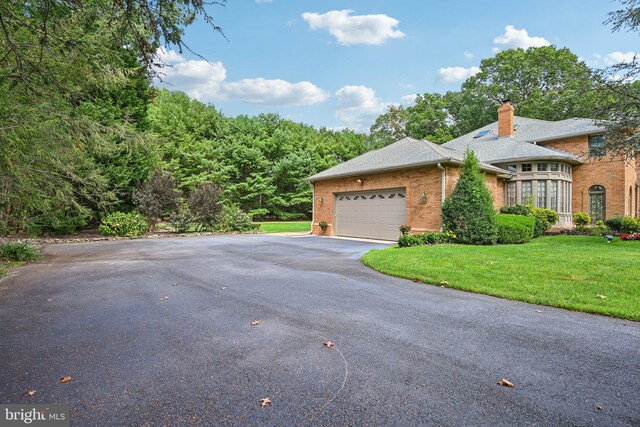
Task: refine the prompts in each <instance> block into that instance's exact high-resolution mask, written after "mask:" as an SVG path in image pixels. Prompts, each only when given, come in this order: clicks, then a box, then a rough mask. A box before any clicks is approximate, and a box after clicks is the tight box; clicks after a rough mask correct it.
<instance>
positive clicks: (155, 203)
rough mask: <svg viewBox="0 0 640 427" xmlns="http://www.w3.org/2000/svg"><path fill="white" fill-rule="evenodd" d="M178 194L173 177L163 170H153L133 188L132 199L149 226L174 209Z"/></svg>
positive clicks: (176, 204)
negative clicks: (138, 185)
mask: <svg viewBox="0 0 640 427" xmlns="http://www.w3.org/2000/svg"><path fill="white" fill-rule="evenodd" d="M180 196H181V193H180V191H179V190H178V189H177V188H176V181H175V179H174V178H173V176H171V173H169V172H167V171H163V170H155V171H154V172H153V174H152V175H151V177H150V178H149V180H148V181H147V182H145V183H144V184H142V185H141V186H140V187H138V188H136V189H134V190H133V200H134V202H135V204H136V206H138V209H139V210H140V213H142V214H143V215H144V216H145V217H146V218H147V220H148V221H149V224H150V226H151V227H153V226H154V225H155V224H156V223H157V222H158V221H160V219H161V218H162V216H163V215H165V214H167V213H171V212H172V211H173V210H174V209H176V207H177V206H178V202H179V200H180Z"/></svg>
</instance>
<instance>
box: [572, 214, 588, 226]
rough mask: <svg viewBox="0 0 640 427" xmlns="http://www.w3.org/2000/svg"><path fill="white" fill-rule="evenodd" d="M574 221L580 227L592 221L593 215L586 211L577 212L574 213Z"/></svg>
mask: <svg viewBox="0 0 640 427" xmlns="http://www.w3.org/2000/svg"><path fill="white" fill-rule="evenodd" d="M573 222H574V223H575V225H577V226H578V227H584V226H586V225H588V224H590V223H591V216H590V215H589V214H588V213H586V212H576V213H574V214H573Z"/></svg>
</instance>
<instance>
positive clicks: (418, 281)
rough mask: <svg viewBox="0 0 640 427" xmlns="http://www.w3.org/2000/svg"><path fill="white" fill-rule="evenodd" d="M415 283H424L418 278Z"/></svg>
mask: <svg viewBox="0 0 640 427" xmlns="http://www.w3.org/2000/svg"><path fill="white" fill-rule="evenodd" d="M413 281H414V282H415V283H422V280H420V279H418V278H417V277H416V278H415V279H413Z"/></svg>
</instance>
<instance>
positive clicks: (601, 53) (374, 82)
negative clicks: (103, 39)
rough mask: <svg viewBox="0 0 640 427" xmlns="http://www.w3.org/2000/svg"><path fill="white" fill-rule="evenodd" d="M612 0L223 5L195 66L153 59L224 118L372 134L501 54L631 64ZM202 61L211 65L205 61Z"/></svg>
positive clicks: (631, 49)
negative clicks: (394, 108)
mask: <svg viewBox="0 0 640 427" xmlns="http://www.w3.org/2000/svg"><path fill="white" fill-rule="evenodd" d="M619 7H620V4H619V3H617V2H611V1H609V0H554V1H548V0H518V1H513V0H510V1H502V0H492V1H489V0H447V1H432V0H421V1H418V0H412V1H409V0H395V1H391V0H347V1H334V0H227V2H226V5H225V6H224V7H222V6H216V5H210V6H208V7H207V10H208V12H209V14H210V15H212V16H213V17H214V19H215V23H216V24H217V25H219V26H220V27H222V29H223V31H224V35H225V36H226V39H225V37H223V36H222V35H220V34H219V33H217V32H215V31H214V30H212V29H211V28H210V27H209V26H208V25H206V24H205V23H203V22H196V23H194V24H193V25H191V26H189V27H188V28H187V29H186V31H185V38H184V40H185V42H186V44H187V45H188V46H189V48H190V49H191V50H192V51H193V52H196V53H197V54H198V55H200V57H199V56H197V55H194V54H193V53H191V52H189V51H183V52H179V50H178V49H177V48H175V47H168V48H166V49H163V50H162V51H160V52H159V53H158V54H159V56H160V57H161V58H162V60H163V61H164V62H165V63H167V64H168V65H169V66H167V67H164V68H163V69H162V71H161V72H162V73H163V74H164V75H163V77H162V81H156V84H157V85H158V86H160V87H167V88H169V89H170V90H180V91H184V92H186V93H187V94H188V95H190V96H191V97H193V98H196V99H198V100H200V101H202V102H205V103H207V104H212V105H214V106H215V107H216V108H217V109H218V110H219V111H221V112H222V113H224V114H225V115H227V116H236V115H239V114H246V115H250V116H252V115H257V114H260V113H278V114H279V115H280V116H282V117H284V118H287V119H291V120H294V121H297V122H303V123H307V124H310V125H313V126H315V127H318V128H320V127H326V128H330V129H343V128H349V129H354V130H356V131H359V132H367V131H368V130H369V127H370V126H371V125H372V124H373V123H374V122H375V119H376V117H378V116H379V115H380V114H382V113H384V112H385V110H386V108H387V107H388V106H389V105H392V104H396V105H398V104H404V105H409V104H410V103H411V102H412V100H413V98H414V97H415V94H418V93H425V92H439V93H445V92H446V91H449V90H457V89H459V88H460V85H461V83H462V82H463V81H464V80H466V79H467V78H468V77H470V76H471V75H473V74H474V73H476V72H478V71H479V68H478V66H479V65H480V61H481V60H482V59H484V58H490V57H492V56H494V55H495V53H496V52H498V51H500V50H506V49H511V48H518V47H522V48H527V47H531V46H545V45H554V46H556V47H558V48H562V47H567V48H569V49H570V50H571V51H572V52H573V53H575V54H576V55H578V57H579V58H580V59H581V60H584V61H585V62H586V63H587V64H588V65H589V66H591V67H593V68H601V67H605V66H607V65H610V64H613V63H617V62H621V61H622V60H625V59H629V58H631V57H633V55H634V54H635V53H636V52H638V51H639V50H640V43H639V42H640V38H639V36H638V34H637V33H626V32H616V33H612V32H611V28H610V26H607V25H604V24H603V22H604V21H605V20H606V19H607V13H608V12H610V11H612V10H615V9H617V8H619ZM203 58H205V59H206V60H204V59H203Z"/></svg>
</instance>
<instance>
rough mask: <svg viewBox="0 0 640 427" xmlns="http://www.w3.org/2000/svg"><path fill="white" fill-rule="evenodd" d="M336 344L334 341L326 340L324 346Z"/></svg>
mask: <svg viewBox="0 0 640 427" xmlns="http://www.w3.org/2000/svg"><path fill="white" fill-rule="evenodd" d="M334 345H335V344H334V343H333V341H325V342H324V346H325V347H327V348H331V347H333V346H334Z"/></svg>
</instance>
